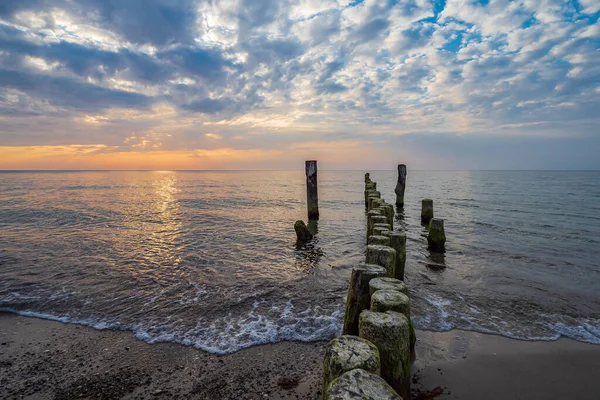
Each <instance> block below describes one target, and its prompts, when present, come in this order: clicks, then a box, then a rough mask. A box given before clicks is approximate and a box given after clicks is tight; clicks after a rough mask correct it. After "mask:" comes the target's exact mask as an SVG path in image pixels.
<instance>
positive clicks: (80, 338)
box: [0, 313, 600, 400]
mask: <svg viewBox="0 0 600 400" xmlns="http://www.w3.org/2000/svg"><path fill="white" fill-rule="evenodd" d="M417 335H418V338H419V340H418V342H417V356H418V359H417V361H416V362H415V364H414V365H413V371H414V374H413V398H421V399H425V398H432V397H433V395H432V394H435V398H437V399H496V398H498V399H499V398H503V399H504V398H510V399H546V398H574V399H575V398H576V399H594V400H595V399H598V398H600V375H599V374H600V372H599V371H600V346H596V345H589V344H585V343H579V342H575V341H571V340H567V339H561V340H558V341H554V342H525V341H518V340H512V339H507V338H503V337H499V336H493V335H483V334H478V333H473V332H463V331H451V332H443V333H438V332H423V331H418V332H417ZM325 344H326V343H325V342H315V343H298V342H283V343H276V344H270V345H263V346H256V347H253V348H250V349H246V350H242V351H239V352H236V353H234V354H229V355H224V356H217V355H212V354H208V353H205V352H203V351H200V350H197V349H194V348H192V347H186V346H181V345H178V344H174V343H157V344H152V345H150V344H147V343H145V342H143V341H140V340H137V339H136V338H135V336H134V335H133V334H132V333H131V332H125V331H108V330H105V331H98V330H95V329H92V328H88V327H84V326H77V325H69V324H63V323H60V322H55V321H47V320H41V319H36V318H26V317H21V316H17V315H14V314H9V313H0V398H2V399H4V398H6V399H12V398H15V399H17V398H18V399H20V398H28V399H73V398H94V399H95V398H102V399H115V398H124V399H147V398H150V399H158V398H165V399H166V398H181V399H183V398H185V399H209V400H212V399H214V400H220V399H317V398H318V397H319V396H320V384H321V362H322V359H323V349H324V346H325ZM436 388H437V390H436Z"/></svg>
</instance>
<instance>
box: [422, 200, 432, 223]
mask: <svg viewBox="0 0 600 400" xmlns="http://www.w3.org/2000/svg"><path fill="white" fill-rule="evenodd" d="M432 218H433V200H431V199H423V200H422V201H421V223H422V224H428V223H429V221H431V219H432Z"/></svg>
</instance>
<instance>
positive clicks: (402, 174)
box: [394, 164, 406, 208]
mask: <svg viewBox="0 0 600 400" xmlns="http://www.w3.org/2000/svg"><path fill="white" fill-rule="evenodd" d="M405 189H406V165H404V164H400V165H398V183H396V189H394V192H396V205H397V206H398V207H400V208H402V207H404V190H405Z"/></svg>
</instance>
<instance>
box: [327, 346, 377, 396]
mask: <svg viewBox="0 0 600 400" xmlns="http://www.w3.org/2000/svg"><path fill="white" fill-rule="evenodd" d="M356 368H360V369H362V370H365V371H367V372H370V373H372V374H375V375H380V374H381V361H380V360H379V350H378V349H377V347H375V345H374V344H373V343H371V342H369V341H367V340H365V339H363V338H360V337H358V336H350V335H342V336H338V337H336V338H334V339H333V340H331V341H330V342H329V343H328V344H327V346H326V347H325V358H324V359H323V391H322V393H323V398H325V393H326V392H327V388H328V387H329V384H330V383H331V382H332V381H333V380H334V379H336V378H338V377H340V376H341V375H343V374H344V373H345V372H348V371H352V370H353V369H356Z"/></svg>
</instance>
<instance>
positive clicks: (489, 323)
mask: <svg viewBox="0 0 600 400" xmlns="http://www.w3.org/2000/svg"><path fill="white" fill-rule="evenodd" d="M371 177H372V179H373V180H375V181H377V182H378V188H379V190H380V191H381V192H382V195H383V197H384V198H385V199H386V200H387V201H388V202H391V203H393V202H394V199H395V197H394V194H393V188H394V186H395V181H396V172H395V171H374V172H372V173H371ZM363 182H364V172H361V171H355V172H352V171H320V172H319V191H320V192H319V197H320V204H319V205H320V211H321V219H320V220H319V223H318V235H317V238H316V239H315V240H314V241H313V242H311V243H309V244H307V245H306V246H303V247H301V248H297V247H296V245H295V234H294V230H293V223H294V221H295V220H297V219H305V215H306V205H305V186H304V185H305V178H304V173H303V171H297V172H292V171H288V172H256V171H252V172H229V171H228V172H26V173H25V172H19V173H0V309H4V310H10V311H16V312H19V313H21V314H25V315H34V316H40V317H45V318H54V319H58V320H61V321H65V322H73V323H81V324H86V325H91V326H94V327H96V328H100V329H102V328H119V329H127V330H132V331H133V332H135V333H136V335H137V336H138V337H139V338H141V339H144V340H146V341H149V342H156V341H175V342H180V343H185V344H190V345H194V346H196V347H198V348H201V349H204V350H207V351H211V352H216V353H224V352H231V351H235V350H238V349H240V348H244V347H248V346H251V345H255V344H260V343H266V342H275V341H280V340H305V341H308V340H319V339H326V338H329V337H331V336H334V335H336V334H338V333H339V331H340V328H341V320H342V313H343V307H344V298H345V294H346V289H347V282H348V278H349V274H350V269H351V266H352V265H353V264H356V263H358V262H360V261H362V260H363V259H364V250H365V214H364V197H363V189H364V183H363ZM407 185H408V186H407V191H406V206H405V210H404V212H403V213H399V214H397V216H396V218H397V220H396V229H399V230H405V231H406V233H407V236H408V242H407V255H408V258H407V282H408V283H409V286H410V289H411V295H412V312H413V315H414V320H415V324H416V325H417V327H418V328H421V329H431V330H447V329H451V328H462V329H468V330H476V331H482V332H491V333H497V334H502V335H505V336H511V337H517V338H522V339H555V338H557V337H559V336H560V335H565V336H568V337H571V338H574V339H577V340H581V341H586V342H591V343H600V173H597V172H425V171H409V174H408V179H407ZM425 197H430V198H433V199H434V205H435V212H436V216H438V217H441V218H444V220H445V225H446V234H447V237H448V242H447V252H446V253H445V254H444V255H440V254H430V253H429V251H428V250H427V249H426V240H425V238H424V237H423V233H424V232H425V231H424V229H423V227H422V226H421V225H420V217H419V212H420V200H421V199H422V198H425Z"/></svg>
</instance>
